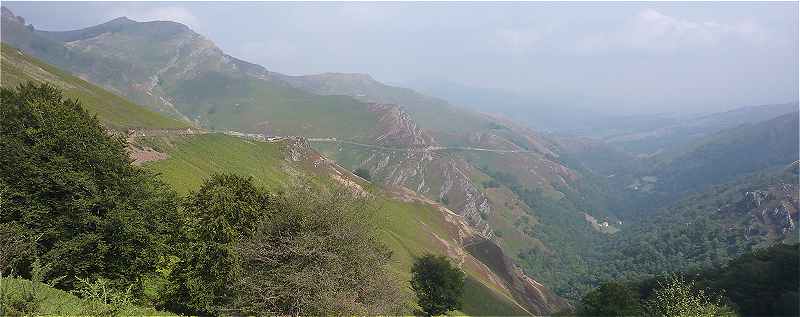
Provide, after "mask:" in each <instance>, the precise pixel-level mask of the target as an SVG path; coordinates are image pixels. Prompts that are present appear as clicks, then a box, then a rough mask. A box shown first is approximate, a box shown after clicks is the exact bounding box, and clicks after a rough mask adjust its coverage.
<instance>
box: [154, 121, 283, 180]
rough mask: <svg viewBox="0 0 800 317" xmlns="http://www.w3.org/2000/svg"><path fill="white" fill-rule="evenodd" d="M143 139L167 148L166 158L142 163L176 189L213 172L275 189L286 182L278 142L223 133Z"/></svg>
mask: <svg viewBox="0 0 800 317" xmlns="http://www.w3.org/2000/svg"><path fill="white" fill-rule="evenodd" d="M144 143H147V145H149V146H152V147H153V148H154V149H156V150H159V151H162V152H167V153H168V154H169V158H168V159H166V160H163V161H155V162H151V163H148V164H146V166H147V168H148V169H150V170H152V171H155V172H157V173H159V174H161V179H163V180H164V181H165V182H167V183H169V184H171V185H172V186H173V188H175V190H177V191H178V192H179V193H182V194H185V193H187V192H189V191H191V190H194V189H197V188H199V187H200V185H201V184H202V183H203V180H204V179H206V178H208V177H209V176H211V175H212V174H214V173H235V174H239V175H245V176H251V177H253V179H254V180H255V181H256V182H257V183H258V184H260V185H262V186H265V187H267V188H271V189H277V188H279V187H281V186H284V185H286V184H287V182H288V180H289V179H288V178H289V177H288V175H287V173H286V171H285V170H284V169H283V168H282V166H283V165H284V164H288V162H286V161H285V160H284V159H283V158H284V157H283V147H282V145H280V144H274V143H264V142H255V141H249V140H245V139H241V138H237V137H233V136H229V135H225V134H204V135H196V136H182V137H172V138H151V139H146V140H144Z"/></svg>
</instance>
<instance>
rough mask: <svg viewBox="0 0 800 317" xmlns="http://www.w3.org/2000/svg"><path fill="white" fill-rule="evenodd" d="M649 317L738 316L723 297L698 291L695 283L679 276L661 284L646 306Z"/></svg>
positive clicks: (670, 277)
mask: <svg viewBox="0 0 800 317" xmlns="http://www.w3.org/2000/svg"><path fill="white" fill-rule="evenodd" d="M644 308H645V312H646V314H647V315H648V316H668V317H679V316H680V317H684V316H685V317H690V316H692V317H703V316H708V317H711V316H736V312H735V311H734V310H733V309H731V308H730V307H728V306H727V305H725V303H724V301H723V299H722V298H721V297H717V298H713V297H711V296H709V295H707V294H706V292H705V291H704V290H702V289H696V287H695V284H694V282H693V281H687V280H686V279H685V278H684V277H682V276H679V275H672V276H669V277H667V279H666V280H665V281H662V282H659V287H658V288H657V289H656V290H655V291H653V294H651V295H650V296H649V297H648V298H647V301H646V302H645V304H644Z"/></svg>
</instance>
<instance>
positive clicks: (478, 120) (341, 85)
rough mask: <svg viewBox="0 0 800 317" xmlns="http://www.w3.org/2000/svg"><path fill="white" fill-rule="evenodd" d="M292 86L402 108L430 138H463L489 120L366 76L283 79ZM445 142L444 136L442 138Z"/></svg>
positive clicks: (319, 76) (346, 75)
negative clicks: (430, 135) (457, 136)
mask: <svg viewBox="0 0 800 317" xmlns="http://www.w3.org/2000/svg"><path fill="white" fill-rule="evenodd" d="M283 79H284V80H285V81H287V82H288V83H290V84H291V85H292V86H294V87H297V88H300V89H303V90H306V91H310V92H313V93H315V94H320V95H347V96H351V97H354V98H356V99H359V100H362V101H366V102H375V103H384V104H395V105H399V106H402V107H403V108H405V109H406V110H407V111H408V112H409V113H410V114H411V118H412V119H413V120H414V121H415V122H417V124H419V125H420V127H422V128H424V129H426V130H428V131H429V132H430V133H432V134H433V135H434V136H437V137H438V136H440V135H443V134H445V135H446V134H449V135H451V136H456V135H467V134H468V133H470V132H475V131H479V130H482V129H485V128H486V127H488V126H489V124H490V122H491V120H490V119H489V118H487V117H485V116H483V115H480V114H478V113H474V112H471V111H469V110H466V109H463V108H456V107H454V106H452V105H450V104H449V103H448V102H447V101H445V100H443V99H439V98H435V97H430V96H427V95H423V94H420V93H418V92H416V91H414V90H411V89H408V88H402V87H395V86H390V85H386V84H384V83H381V82H378V81H376V80H375V79H373V78H372V77H371V76H369V75H367V74H344V73H324V74H317V75H304V76H285V77H283ZM443 139H444V140H445V142H446V140H447V137H443Z"/></svg>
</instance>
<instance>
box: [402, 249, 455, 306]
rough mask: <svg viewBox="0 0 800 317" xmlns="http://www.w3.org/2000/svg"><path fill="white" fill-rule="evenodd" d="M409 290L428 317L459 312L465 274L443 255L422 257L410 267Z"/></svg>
mask: <svg viewBox="0 0 800 317" xmlns="http://www.w3.org/2000/svg"><path fill="white" fill-rule="evenodd" d="M411 274H412V277H411V288H412V289H413V290H414V292H415V293H416V294H417V300H418V303H419V306H420V307H421V308H422V311H423V312H424V313H425V314H426V315H428V316H436V315H441V314H444V313H446V312H448V311H451V310H456V309H460V308H461V306H462V305H463V303H462V300H463V299H462V297H463V294H464V273H463V272H461V270H460V269H458V268H457V267H454V266H453V265H452V264H451V263H450V260H449V259H448V258H447V257H446V256H444V255H433V254H426V255H423V256H421V257H419V258H417V260H416V261H415V262H414V265H413V266H412V267H411Z"/></svg>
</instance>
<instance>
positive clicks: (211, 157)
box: [142, 134, 521, 315]
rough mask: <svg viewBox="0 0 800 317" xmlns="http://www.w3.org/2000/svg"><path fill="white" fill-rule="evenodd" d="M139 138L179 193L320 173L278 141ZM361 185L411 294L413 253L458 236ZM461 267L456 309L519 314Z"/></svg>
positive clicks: (428, 209) (270, 183)
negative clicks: (233, 178) (292, 157)
mask: <svg viewBox="0 0 800 317" xmlns="http://www.w3.org/2000/svg"><path fill="white" fill-rule="evenodd" d="M142 143H145V144H146V145H148V146H152V147H153V148H155V149H157V150H160V151H164V152H166V153H167V154H168V155H169V158H168V159H167V160H163V161H156V162H151V163H148V164H145V167H146V168H147V169H150V170H153V171H156V172H158V173H159V174H160V177H161V178H162V179H163V180H164V181H166V182H167V183H169V184H171V185H172V186H173V187H174V188H176V190H178V192H180V193H187V192H189V191H191V190H194V189H197V188H198V187H199V186H200V185H201V184H202V182H203V179H204V178H206V177H208V176H210V175H211V174H212V173H214V172H226V173H236V174H240V175H249V176H252V177H253V179H254V180H255V181H256V182H257V183H259V184H262V185H263V186H266V187H268V188H270V189H273V190H277V189H280V188H281V187H284V186H285V185H287V184H288V183H289V182H290V181H291V178H292V175H291V173H292V172H300V173H302V174H305V175H307V176H314V175H316V177H319V176H320V174H319V172H318V171H317V172H314V171H310V170H309V165H308V164H304V162H298V163H294V162H287V161H286V160H284V156H283V151H284V148H283V145H281V144H280V143H263V142H254V141H248V140H244V139H240V138H236V137H232V136H228V135H223V134H206V135H195V136H185V137H160V138H151V139H145V140H143V142H142ZM322 181H323V182H325V180H322ZM362 185H366V189H367V190H368V191H370V192H372V193H373V194H374V197H375V203H376V204H377V206H378V208H379V216H378V219H379V221H380V222H379V226H380V230H381V235H382V238H383V241H384V242H385V243H386V245H387V246H388V247H389V248H390V249H391V250H392V251H393V255H394V257H393V261H394V262H393V263H392V269H393V270H394V272H395V273H396V276H397V277H398V279H399V280H398V283H401V284H402V285H403V289H404V290H405V291H406V292H408V295H411V289H410V285H409V284H408V281H409V280H410V278H411V275H410V273H409V272H410V268H411V264H412V262H413V260H414V257H416V256H420V255H422V254H425V253H434V254H443V253H445V252H446V250H445V248H444V247H443V245H442V243H441V242H439V240H438V239H437V238H436V237H437V236H438V237H440V238H442V239H444V240H447V241H449V242H450V243H456V240H457V238H456V237H455V236H453V233H451V232H450V231H449V230H448V229H447V228H448V224H447V223H446V221H445V220H444V218H443V217H442V215H441V213H440V212H439V211H438V210H436V209H434V208H433V207H432V206H430V205H427V204H422V203H414V202H404V201H399V200H396V199H392V198H390V197H389V196H388V194H387V193H385V192H383V191H382V190H380V189H379V188H376V187H374V186H372V185H367V184H362ZM465 270H466V272H467V274H468V276H469V280H468V281H467V284H466V285H467V290H466V294H465V303H464V304H465V305H464V308H463V309H462V311H460V312H456V314H467V315H486V314H491V315H505V314H507V313H509V312H516V313H513V314H512V315H519V314H520V312H521V310H519V309H518V308H516V305H515V304H514V303H513V300H511V299H510V298H509V296H510V295H508V294H505V293H501V291H499V290H497V289H494V288H490V287H489V286H487V285H490V284H491V283H490V282H489V281H487V280H485V277H482V276H480V275H479V274H477V273H476V272H475V271H474V269H473V268H471V267H465Z"/></svg>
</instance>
